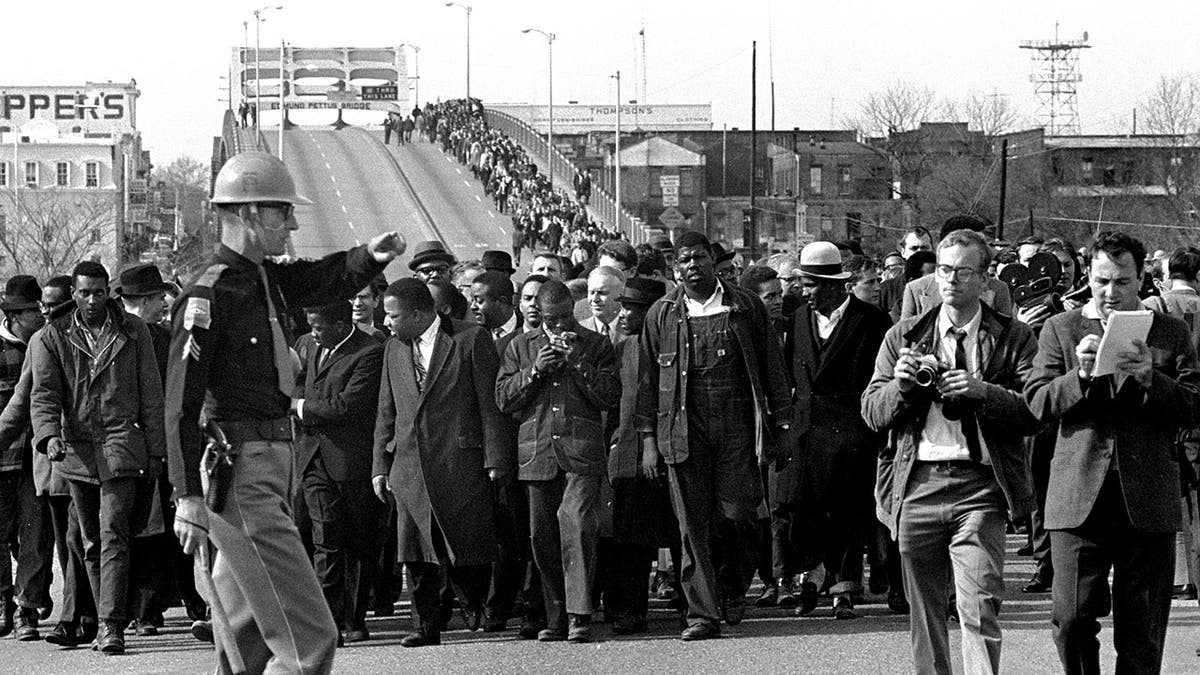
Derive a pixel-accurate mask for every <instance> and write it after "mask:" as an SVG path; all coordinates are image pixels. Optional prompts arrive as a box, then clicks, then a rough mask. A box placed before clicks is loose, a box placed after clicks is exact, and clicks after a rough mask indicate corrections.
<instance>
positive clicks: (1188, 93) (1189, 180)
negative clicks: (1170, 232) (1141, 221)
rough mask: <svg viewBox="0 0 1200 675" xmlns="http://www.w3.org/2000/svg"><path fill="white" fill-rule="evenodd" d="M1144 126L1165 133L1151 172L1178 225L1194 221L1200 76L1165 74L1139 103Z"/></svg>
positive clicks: (1199, 171) (1199, 172)
mask: <svg viewBox="0 0 1200 675" xmlns="http://www.w3.org/2000/svg"><path fill="white" fill-rule="evenodd" d="M1138 110H1139V111H1142V117H1143V119H1144V120H1145V122H1144V125H1143V129H1144V130H1145V131H1146V132H1149V133H1151V134H1159V135H1161V136H1162V138H1161V139H1160V143H1161V145H1162V147H1163V152H1161V153H1157V156H1156V157H1155V159H1154V160H1153V161H1154V163H1155V164H1156V165H1157V166H1155V167H1153V169H1154V170H1153V171H1151V173H1152V174H1154V175H1156V176H1157V178H1158V180H1157V181H1156V182H1157V183H1158V185H1159V186H1161V187H1162V188H1163V190H1164V191H1165V193H1166V197H1167V200H1168V202H1169V203H1170V205H1171V210H1172V212H1173V215H1174V217H1175V220H1176V224H1179V225H1195V221H1196V210H1197V204H1198V203H1200V153H1198V152H1197V147H1198V146H1200V80H1198V79H1197V77H1196V75H1194V74H1190V73H1189V74H1182V75H1172V76H1166V75H1164V76H1162V77H1160V78H1159V80H1158V82H1157V83H1156V84H1155V86H1154V89H1153V90H1152V91H1151V92H1150V94H1148V95H1147V96H1146V97H1145V98H1144V99H1143V100H1142V102H1141V104H1140V105H1139V106H1138Z"/></svg>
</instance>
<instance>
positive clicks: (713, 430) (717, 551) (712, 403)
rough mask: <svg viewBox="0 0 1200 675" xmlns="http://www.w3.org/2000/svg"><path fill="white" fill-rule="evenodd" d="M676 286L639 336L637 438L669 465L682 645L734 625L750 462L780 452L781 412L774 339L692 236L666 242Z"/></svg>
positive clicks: (751, 504) (740, 610)
mask: <svg viewBox="0 0 1200 675" xmlns="http://www.w3.org/2000/svg"><path fill="white" fill-rule="evenodd" d="M675 246H676V252H677V256H676V259H675V274H676V278H677V279H678V280H679V282H680V285H679V286H678V287H676V288H675V289H674V290H673V291H671V292H670V293H668V294H667V295H666V296H665V297H663V298H662V299H660V300H658V301H656V302H655V303H654V305H653V306H651V308H650V311H649V314H648V315H647V318H646V326H645V329H644V330H643V331H642V335H641V351H642V356H641V359H640V361H641V367H640V377H639V387H638V402H637V430H638V431H639V432H640V433H641V434H642V447H643V452H658V453H660V454H661V455H662V457H663V459H664V461H665V462H666V464H667V466H668V471H669V475H670V484H671V502H672V505H673V506H674V508H675V513H676V515H677V516H678V518H679V531H680V537H681V539H682V545H683V563H682V565H681V569H680V572H681V574H680V579H681V582H682V585H683V591H684V595H685V596H686V597H687V601H688V618H687V621H688V627H687V628H686V629H685V630H684V631H683V634H682V635H681V638H682V639H684V640H703V639H707V638H712V637H717V636H718V635H720V627H719V625H718V621H719V619H720V618H722V617H723V618H724V619H725V621H726V622H727V623H729V624H731V625H732V624H736V623H738V622H740V621H741V619H742V615H743V614H744V611H745V600H744V596H745V593H746V585H747V579H748V575H747V574H746V570H748V569H749V565H750V561H749V560H747V559H746V557H747V555H749V552H751V551H753V550H754V549H755V547H754V546H753V545H752V539H750V538H752V537H754V513H755V508H756V507H757V505H758V503H759V501H760V500H761V498H762V484H761V480H760V478H759V475H758V468H757V465H758V462H759V461H763V462H766V461H769V460H770V459H771V457H768V454H771V453H773V452H775V451H779V452H781V453H785V452H786V451H787V450H788V449H790V448H791V446H792V445H794V443H791V442H790V440H789V438H787V436H789V435H790V432H789V428H790V422H791V403H790V396H789V389H788V384H787V379H786V374H785V371H784V367H783V356H782V352H781V350H780V347H779V341H778V340H777V339H776V338H775V337H774V336H773V335H772V334H771V328H770V323H769V319H768V317H767V310H766V308H765V307H764V306H763V303H762V301H761V300H759V299H758V297H757V296H756V295H754V294H752V293H750V292H749V291H747V290H745V289H742V288H739V287H737V286H735V285H732V284H729V283H727V282H724V281H721V280H719V279H717V277H716V275H715V273H714V271H713V267H714V260H713V256H712V246H711V244H710V243H709V241H708V239H707V238H706V237H705V236H704V235H702V234H700V233H698V232H687V233H684V234H683V235H681V236H680V237H679V239H678V240H677V241H676V243H675Z"/></svg>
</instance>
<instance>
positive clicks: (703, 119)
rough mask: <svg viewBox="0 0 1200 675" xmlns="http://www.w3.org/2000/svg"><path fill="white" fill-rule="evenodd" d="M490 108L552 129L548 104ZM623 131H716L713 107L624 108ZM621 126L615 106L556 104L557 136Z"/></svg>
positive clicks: (622, 107) (642, 106) (607, 129)
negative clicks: (618, 123)
mask: <svg viewBox="0 0 1200 675" xmlns="http://www.w3.org/2000/svg"><path fill="white" fill-rule="evenodd" d="M487 107H488V108H490V109H492V110H496V111H498V112H502V113H506V114H508V115H512V116H513V117H516V118H517V119H520V120H523V121H524V122H526V123H528V124H530V125H531V126H533V128H534V129H537V130H538V131H540V132H542V133H545V132H546V131H547V130H548V129H549V128H550V110H549V108H547V107H546V106H544V105H516V104H498V105H488V106H487ZM620 108H621V128H622V129H629V130H630V131H632V130H634V129H642V130H645V131H700V130H711V129H712V106H711V105H710V104H707V103H702V104H683V105H637V104H630V105H623V106H620ZM616 126H617V106H615V105H556V106H554V132H555V133H556V134H559V133H561V134H586V133H588V132H593V131H613V130H614V129H615V128H616Z"/></svg>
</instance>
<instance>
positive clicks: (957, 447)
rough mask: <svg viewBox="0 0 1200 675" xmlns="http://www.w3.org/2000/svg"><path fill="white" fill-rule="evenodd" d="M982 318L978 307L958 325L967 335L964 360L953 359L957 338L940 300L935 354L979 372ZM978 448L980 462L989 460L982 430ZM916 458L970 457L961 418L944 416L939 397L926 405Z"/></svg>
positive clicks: (958, 367) (945, 361)
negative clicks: (959, 361)
mask: <svg viewBox="0 0 1200 675" xmlns="http://www.w3.org/2000/svg"><path fill="white" fill-rule="evenodd" d="M982 318H983V310H982V308H980V310H979V311H977V312H975V316H974V317H972V318H971V320H970V321H968V322H967V325H965V326H962V327H961V330H965V331H966V332H967V336H966V337H965V338H963V350H964V351H965V352H966V355H967V363H966V364H959V363H955V362H954V352H955V351H956V350H957V348H958V340H957V338H955V337H954V333H953V332H951V331H952V329H954V328H956V326H955V325H954V323H953V322H952V321H950V315H949V313H948V311H947V309H946V305H944V304H943V305H942V307H941V309H940V310H939V311H938V318H937V327H936V330H937V335H938V338H939V339H938V354H936V356H937V357H938V361H940V362H941V363H943V364H949V365H950V367H951V368H952V369H954V370H965V371H967V372H968V373H970V374H972V375H975V376H978V375H979V370H980V368H979V324H980V323H981V320H982ZM979 449H980V450H981V451H982V455H983V457H982V461H983V463H984V464H990V463H991V461H990V459H989V458H988V451H987V441H986V440H985V439H984V438H983V434H982V433H980V434H979ZM917 459H918V460H920V461H922V462H947V461H970V459H971V454H970V451H969V450H968V448H967V437H966V436H964V435H963V430H962V422H960V421H959V420H948V419H946V417H945V415H943V414H942V403H941V402H940V401H935V402H933V403H931V404H930V405H929V414H928V415H926V417H925V427H924V428H923V429H922V430H921V440H920V442H919V443H918V444H917Z"/></svg>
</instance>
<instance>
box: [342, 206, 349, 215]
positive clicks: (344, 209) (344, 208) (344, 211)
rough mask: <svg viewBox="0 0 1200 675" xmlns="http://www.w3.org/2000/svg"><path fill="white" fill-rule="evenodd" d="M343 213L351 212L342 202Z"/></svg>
mask: <svg viewBox="0 0 1200 675" xmlns="http://www.w3.org/2000/svg"><path fill="white" fill-rule="evenodd" d="M342 213H350V212H349V211H347V210H346V205H345V204H342Z"/></svg>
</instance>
